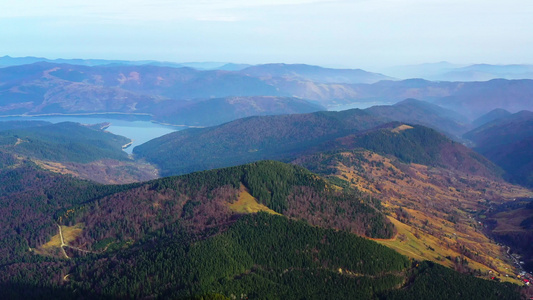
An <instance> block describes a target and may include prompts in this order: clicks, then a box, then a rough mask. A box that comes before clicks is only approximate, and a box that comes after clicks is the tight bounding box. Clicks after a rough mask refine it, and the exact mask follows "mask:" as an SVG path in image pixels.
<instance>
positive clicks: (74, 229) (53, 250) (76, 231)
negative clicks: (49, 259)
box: [34, 223, 83, 257]
mask: <svg viewBox="0 0 533 300" xmlns="http://www.w3.org/2000/svg"><path fill="white" fill-rule="evenodd" d="M82 231H83V224H81V223H78V224H76V225H74V226H64V225H61V232H62V234H63V241H64V243H65V244H66V245H70V243H71V242H73V241H75V240H76V238H77V237H78V236H80V235H81V233H82ZM34 251H35V253H37V254H40V255H45V256H59V257H62V256H61V255H60V254H61V237H60V236H59V232H58V233H57V234H56V235H54V236H53V237H52V238H51V239H50V241H48V242H47V243H46V244H44V245H41V246H39V247H38V248H37V249H34Z"/></svg>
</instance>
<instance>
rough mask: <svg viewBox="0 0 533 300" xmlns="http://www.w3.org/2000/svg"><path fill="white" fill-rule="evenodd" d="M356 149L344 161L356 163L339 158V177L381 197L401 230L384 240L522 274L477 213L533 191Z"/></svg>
mask: <svg viewBox="0 0 533 300" xmlns="http://www.w3.org/2000/svg"><path fill="white" fill-rule="evenodd" d="M356 154H357V155H355V154H354V153H351V152H346V153H342V155H343V156H344V157H345V158H347V159H346V160H344V161H350V160H349V159H352V160H351V161H352V163H350V164H348V165H345V164H343V163H341V162H340V161H337V162H336V163H337V165H336V166H335V168H336V169H337V170H338V172H337V174H336V175H335V176H337V177H339V178H341V179H343V180H346V181H348V182H350V183H351V185H352V186H354V187H356V188H358V189H360V190H363V191H366V192H369V193H371V194H372V195H374V196H375V197H378V198H380V199H381V201H382V203H383V206H384V207H386V211H387V214H388V215H389V219H390V220H391V221H392V222H393V223H394V224H395V225H396V227H397V229H398V234H397V235H396V237H395V238H394V239H391V240H378V242H380V243H382V244H384V245H387V246H389V247H391V248H393V249H395V250H397V251H398V252H400V253H402V254H405V255H407V256H409V257H412V258H415V259H428V260H432V261H435V262H437V263H440V264H443V265H445V266H448V267H454V268H456V269H459V270H460V269H470V270H475V271H479V273H480V274H481V275H482V276H484V277H491V276H493V274H500V275H501V278H502V280H508V279H509V278H507V277H505V275H509V276H514V275H516V272H517V270H515V268H514V265H513V264H512V262H511V261H510V260H509V259H508V257H507V256H506V254H505V250H506V249H504V248H503V247H501V246H498V245H497V244H496V243H495V242H494V241H492V240H491V239H490V238H488V237H487V236H486V235H485V234H484V232H483V224H482V220H476V219H475V217H476V214H477V212H479V211H482V210H485V209H487V208H488V207H489V206H490V204H491V203H495V204H497V203H503V202H506V201H510V200H511V199H512V198H518V197H527V196H531V195H532V192H531V191H529V190H527V189H525V188H522V187H519V186H514V185H511V184H508V183H505V182H503V181H492V180H489V179H487V178H484V177H479V176H472V175H469V174H462V173H458V172H455V171H454V172H452V171H449V170H446V169H442V168H434V167H427V166H423V165H417V164H403V163H400V162H398V161H396V160H395V159H391V158H387V157H383V156H380V155H378V154H376V153H372V152H369V151H365V150H361V151H360V152H358V153H356ZM361 155H362V156H361ZM458 261H459V263H458ZM462 261H464V263H461V262H462Z"/></svg>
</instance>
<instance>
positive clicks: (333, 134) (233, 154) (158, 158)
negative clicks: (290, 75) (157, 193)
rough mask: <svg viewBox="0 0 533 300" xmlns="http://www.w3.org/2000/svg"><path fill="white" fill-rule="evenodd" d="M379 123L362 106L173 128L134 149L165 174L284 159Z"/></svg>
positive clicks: (134, 151)
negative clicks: (345, 109)
mask: <svg viewBox="0 0 533 300" xmlns="http://www.w3.org/2000/svg"><path fill="white" fill-rule="evenodd" d="M381 123H382V121H381V120H380V119H379V118H376V117H374V116H371V115H369V114H368V113H366V112H364V111H361V110H358V109H355V110H349V111H343V112H317V113H312V114H301V115H283V116H265V117H250V118H245V119H239V120H236V121H233V122H230V123H226V124H223V125H219V126H214V127H209V128H202V129H189V130H183V131H178V132H174V133H171V134H168V135H165V136H162V137H160V138H157V139H154V140H152V141H149V142H147V143H145V144H143V145H140V146H137V147H135V149H133V153H134V154H135V156H136V157H137V158H144V159H146V160H147V161H149V162H151V163H154V164H156V165H157V166H158V167H160V168H161V174H162V175H165V176H168V175H176V174H185V173H189V172H194V171H200V170H208V169H212V168H221V167H227V166H233V165H238V164H243V163H248V162H252V161H257V160H262V159H282V158H284V157H287V156H290V155H296V154H298V153H301V152H302V151H307V150H308V149H309V148H310V147H314V146H317V145H320V144H322V143H324V142H326V141H328V140H331V139H334V138H337V137H341V136H344V135H346V134H349V133H351V132H356V131H361V130H365V129H370V128H372V127H374V126H376V125H378V124H381Z"/></svg>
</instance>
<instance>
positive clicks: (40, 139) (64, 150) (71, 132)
mask: <svg viewBox="0 0 533 300" xmlns="http://www.w3.org/2000/svg"><path fill="white" fill-rule="evenodd" d="M2 123H3V122H2ZM2 123H0V126H2ZM10 124H13V125H14V126H16V125H15V124H21V126H18V127H23V126H22V124H24V125H26V124H25V123H19V122H16V123H12V122H8V123H7V124H6V125H7V126H11V125H10ZM28 125H34V123H33V122H30V123H29V124H28ZM36 125H40V126H32V127H30V126H24V128H16V129H11V130H3V131H0V147H2V149H3V151H7V152H10V153H14V154H18V155H24V156H27V157H31V158H35V159H40V160H51V161H58V162H79V163H87V162H91V161H95V160H99V159H103V158H110V159H119V160H125V159H127V154H126V153H125V152H123V151H122V146H123V145H126V144H127V143H129V142H130V140H129V139H128V138H125V137H123V136H119V135H114V134H111V133H109V132H105V131H103V130H99V129H94V128H90V127H87V126H83V125H80V124H78V123H71V122H65V123H58V124H46V125H44V124H42V123H37V124H36Z"/></svg>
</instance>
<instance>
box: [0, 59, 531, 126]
mask: <svg viewBox="0 0 533 300" xmlns="http://www.w3.org/2000/svg"><path fill="white" fill-rule="evenodd" d="M387 79H389V78H388V77H384V76H382V75H379V74H375V73H369V72H365V71H362V70H336V69H326V68H320V67H315V66H307V65H284V64H271V65H258V66H253V67H249V68H246V69H243V70H241V71H222V70H206V71H201V70H196V69H192V68H186V67H185V68H183V67H182V68H175V67H161V66H153V65H140V66H129V65H108V66H92V67H91V66H80V65H69V64H56V63H49V62H38V63H34V64H30V65H21V66H12V67H6V68H2V69H0V84H1V85H0V99H2V105H1V106H0V113H1V114H2V115H20V114H27V115H42V114H79V113H125V114H142V115H148V116H151V117H152V118H153V119H154V120H156V121H160V120H161V119H165V118H166V119H169V118H168V115H171V114H177V115H178V114H179V113H180V109H181V108H182V107H189V108H188V111H189V112H190V111H191V110H190V109H192V108H193V107H194V106H195V105H193V104H192V103H194V102H203V101H206V100H209V99H213V98H232V97H240V99H241V101H240V102H239V105H246V104H244V103H243V102H244V100H245V99H246V97H249V101H250V103H249V104H248V105H249V106H250V107H254V105H253V104H252V102H254V101H256V100H254V99H257V97H265V96H268V97H270V98H268V99H270V100H271V101H272V102H276V101H279V102H280V103H287V102H288V101H291V102H295V103H294V104H290V105H292V107H293V108H292V109H287V110H283V109H279V108H280V105H279V104H274V105H272V111H268V109H267V110H262V108H260V109H257V110H253V109H252V110H250V109H248V111H249V112H250V113H253V114H274V113H276V114H277V113H295V112H296V113H303V112H309V109H310V107H312V106H313V105H314V106H317V105H318V106H317V107H316V108H318V107H324V108H327V109H332V108H335V107H337V106H339V105H346V104H357V103H377V104H380V103H382V104H383V103H384V104H390V103H396V102H399V101H402V100H405V99H407V98H414V99H418V100H423V101H427V102H431V103H434V104H437V105H440V106H442V107H444V108H447V109H450V110H453V111H455V112H456V113H459V114H462V115H464V116H466V117H467V118H468V119H469V120H474V119H476V118H478V117H480V116H481V115H483V114H485V113H488V112H489V111H491V110H493V109H497V108H501V109H505V110H508V111H510V112H513V113H514V112H517V111H520V110H524V109H525V110H527V109H532V108H531V107H532V103H531V98H532V97H531V96H532V94H533V81H532V80H491V81H487V82H430V81H425V80H421V79H409V80H402V81H391V80H387ZM378 80H379V82H376V81H378ZM356 82H357V83H356ZM364 82H372V83H364ZM278 97H283V99H279V100H278ZM262 99H265V98H262ZM291 99H292V100H291ZM296 99H298V100H296ZM301 103H305V105H304V106H303V107H302V110H296V111H295V110H294V108H296V107H300V106H301ZM239 105H237V104H235V106H237V107H238V106H239ZM237 107H236V108H233V110H234V111H238V110H239V109H238V108H237ZM287 107H288V106H287ZM316 108H315V109H316ZM228 109H229V108H228ZM198 110H199V111H198V112H197V113H198V114H199V113H200V111H202V112H205V105H202V104H198ZM162 112H164V113H166V116H167V117H165V118H163V117H162V116H160V114H161V113H162ZM213 112H214V111H209V112H208V113H209V114H213ZM245 116H247V114H246V113H243V114H238V113H237V114H235V117H238V118H240V117H245ZM169 120H172V122H177V124H180V125H182V124H183V123H184V122H185V121H187V122H192V123H194V124H201V123H202V119H201V118H199V117H198V118H196V119H195V120H191V118H185V119H183V120H179V119H177V118H172V119H169ZM224 121H225V120H224ZM206 123H207V124H204V125H214V124H213V123H209V122H206ZM185 125H187V124H185Z"/></svg>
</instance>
